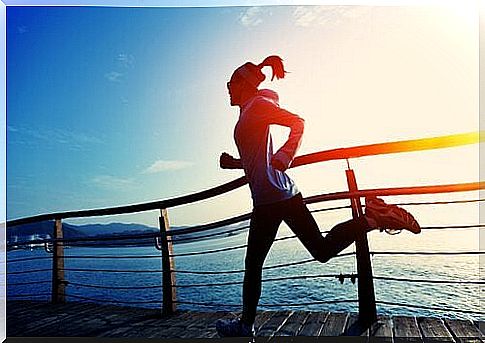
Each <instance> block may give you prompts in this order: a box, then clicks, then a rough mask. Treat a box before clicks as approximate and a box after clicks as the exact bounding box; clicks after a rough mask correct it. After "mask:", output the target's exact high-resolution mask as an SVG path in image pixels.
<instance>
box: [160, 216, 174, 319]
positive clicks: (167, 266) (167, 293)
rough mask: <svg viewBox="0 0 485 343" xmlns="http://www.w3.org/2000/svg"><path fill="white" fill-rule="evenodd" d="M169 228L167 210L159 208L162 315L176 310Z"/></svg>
mask: <svg viewBox="0 0 485 343" xmlns="http://www.w3.org/2000/svg"><path fill="white" fill-rule="evenodd" d="M168 230H170V224H169V222H168V211H167V209H165V208H163V209H161V210H160V247H161V251H162V270H163V272H162V291H163V295H162V315H171V314H173V313H174V312H175V310H176V304H175V301H176V300H177V294H176V292H175V288H174V287H173V286H174V285H175V273H173V272H172V270H175V261H174V258H173V257H170V255H172V254H173V247H172V242H169V241H168V239H167V231H168Z"/></svg>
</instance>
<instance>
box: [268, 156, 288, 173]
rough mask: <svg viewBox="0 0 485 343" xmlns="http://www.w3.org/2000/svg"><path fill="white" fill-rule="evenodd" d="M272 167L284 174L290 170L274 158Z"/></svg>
mask: <svg viewBox="0 0 485 343" xmlns="http://www.w3.org/2000/svg"><path fill="white" fill-rule="evenodd" d="M271 165H272V166H273V168H274V169H278V170H279V171H282V172H284V171H285V170H286V169H287V168H288V167H287V166H286V165H285V164H284V163H283V162H281V161H280V160H278V159H277V158H274V157H273V158H272V159H271Z"/></svg>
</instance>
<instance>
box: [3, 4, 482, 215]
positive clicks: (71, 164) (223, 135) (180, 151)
mask: <svg viewBox="0 0 485 343" xmlns="http://www.w3.org/2000/svg"><path fill="white" fill-rule="evenodd" d="M476 19H477V18H476V17H475V16H474V13H473V12H472V11H470V10H467V9H466V8H465V9H464V8H457V7H455V8H436V7H433V8H428V7H374V6H271V7H264V6H263V7H222V8H109V7H106V8H100V7H9V8H8V9H7V89H8V94H7V219H14V218H19V217H24V216H30V215H35V214H41V213H48V212H54V211H67V210H78V209H90V208H99V207H110V206H117V205H125V204H132V203H140V202H145V201H153V200H158V199H165V198H169V197H173V196H177V195H183V194H187V193H190V192H195V191H199V190H202V189H207V188H210V187H213V186H216V185H218V184H221V183H223V182H226V181H229V180H232V179H234V178H236V177H238V176H240V175H242V173H241V172H240V171H223V170H220V169H219V168H218V157H219V154H220V153H221V152H223V151H227V152H230V153H232V154H236V151H237V150H236V148H235V145H234V143H233V140H232V132H233V127H234V124H235V123H236V121H237V109H236V108H231V107H230V106H229V102H228V96H227V92H226V81H227V80H228V78H229V77H230V75H231V73H232V71H233V70H234V69H235V68H236V67H238V66H239V65H241V64H243V63H244V62H246V61H253V62H255V63H259V62H260V61H261V60H262V59H263V58H264V57H266V56H268V55H271V54H279V55H281V56H282V57H283V59H284V61H285V63H286V66H287V69H288V70H290V71H291V73H290V74H288V77H287V78H286V79H284V80H280V81H278V82H273V83H270V82H265V83H264V84H263V87H270V88H273V89H275V90H277V91H278V92H279V93H280V97H281V99H282V100H281V103H282V106H284V107H286V108H287V109H289V110H291V111H293V112H296V113H298V114H299V115H301V116H302V117H304V118H305V120H306V122H307V128H306V132H305V137H304V141H303V143H302V147H301V150H300V153H309V152H314V151H318V150H324V149H331V148H335V147H343V146H352V145H357V144H365V143H376V142H382V141H391V140H399V139H411V138H421V137H429V136H439V135H446V134H452V133H461V132H469V131H474V130H478V30H477V28H478V27H477V23H478V22H477V20H476ZM265 72H267V71H265ZM273 132H274V134H275V138H276V143H281V142H283V141H284V138H285V137H286V134H287V131H285V129H281V128H274V130H273ZM450 156H451V157H450ZM403 165H404V166H405V167H404V170H403ZM457 165H467V166H469V167H468V168H461V169H465V170H464V171H463V170H462V171H459V172H458V169H457ZM354 166H355V167H356V168H357V169H358V171H357V172H358V178H359V180H361V183H362V185H363V186H393V185H396V186H398V185H406V186H409V185H414V184H432V183H440V182H470V181H476V177H477V175H478V148H476V149H475V148H473V147H468V148H457V149H455V150H452V151H442V152H435V153H429V155H426V159H423V158H422V155H419V156H418V155H415V154H414V155H413V154H407V155H403V156H400V157H399V158H392V157H391V158H387V159H385V160H384V159H381V158H378V159H373V160H370V159H363V160H362V161H359V162H358V161H356V162H355V164H354ZM376 166H377V167H376ZM321 167H322V166H321V165H319V168H320V169H318V170H317V169H316V167H315V168H310V167H309V168H306V167H305V168H304V169H302V170H301V171H296V170H295V171H291V173H292V174H291V176H292V177H294V178H295V179H296V181H297V182H298V184H299V185H300V186H301V187H300V188H302V189H303V190H304V192H305V195H312V194H316V193H324V192H327V191H337V190H342V188H344V187H345V182H344V172H343V170H344V168H345V167H344V165H343V164H340V163H330V164H328V168H326V169H325V170H323V171H322V168H321ZM417 169H419V172H418V171H417ZM436 170H440V173H436ZM437 174H439V175H438V176H437ZM359 175H361V176H359ZM389 175H392V177H390V176H389ZM250 208H251V202H250V198H249V192H248V190H247V188H245V189H241V190H238V191H236V192H234V194H231V195H229V196H228V198H224V199H222V198H221V199H219V200H217V201H215V202H214V205H212V207H211V205H210V204H200V206H195V205H193V206H187V207H184V208H181V209H177V210H176V211H175V215H174V218H173V220H174V222H175V223H176V224H180V225H182V224H194V223H197V222H200V221H201V220H206V219H207V220H210V219H216V218H224V217H227V216H229V215H233V214H239V213H242V212H244V211H247V210H250ZM113 220H116V221H128V222H130V221H138V222H142V223H145V224H150V225H156V215H155V214H153V213H152V214H141V215H139V216H138V217H135V216H124V217H123V216H122V217H118V218H92V219H90V221H113Z"/></svg>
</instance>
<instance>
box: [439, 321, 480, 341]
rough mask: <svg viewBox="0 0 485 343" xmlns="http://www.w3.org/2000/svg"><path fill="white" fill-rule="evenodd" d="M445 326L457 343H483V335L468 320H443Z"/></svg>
mask: <svg viewBox="0 0 485 343" xmlns="http://www.w3.org/2000/svg"><path fill="white" fill-rule="evenodd" d="M445 324H446V326H447V327H448V329H449V331H450V332H451V334H452V335H453V337H454V338H455V339H456V341H457V342H483V337H484V335H483V334H482V333H481V332H480V330H479V329H478V328H477V327H476V326H475V325H473V323H472V322H471V321H470V320H450V319H445Z"/></svg>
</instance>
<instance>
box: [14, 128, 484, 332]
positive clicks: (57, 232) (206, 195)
mask: <svg viewBox="0 0 485 343" xmlns="http://www.w3.org/2000/svg"><path fill="white" fill-rule="evenodd" d="M483 139H484V135H483V134H480V133H479V132H473V133H466V134H458V135H449V136H442V137H433V138H425V139H417V140H407V141H399V142H390V143H380V144H371V145H363V146H357V147H351V148H341V149H334V150H327V151H321V152H317V153H312V154H308V155H303V156H299V157H297V158H296V159H295V160H294V161H293V164H292V166H291V167H297V166H302V165H307V164H311V163H318V162H324V161H330V160H337V159H347V160H348V159H351V158H358V157H362V156H373V155H378V154H392V153H400V152H410V151H421V150H430V149H440V148H448V147H455V146H461V145H467V144H477V143H479V142H482V141H483ZM346 177H347V183H348V191H344V192H337V193H330V194H323V195H317V196H312V197H308V198H306V199H305V202H306V203H307V204H311V203H316V202H321V201H329V200H339V199H349V200H350V205H351V208H352V215H353V217H354V218H355V217H357V216H360V215H362V205H361V203H360V198H361V197H365V196H369V195H379V196H389V195H405V194H435V193H449V192H464V191H472V190H479V189H485V182H472V183H462V184H451V185H433V186H420V187H401V188H386V189H367V190H359V189H358V187H357V181H356V177H355V174H354V172H353V170H351V169H350V167H349V168H348V170H346ZM246 183H247V181H246V178H245V177H240V178H238V179H235V180H233V181H231V182H228V183H225V184H223V185H220V186H217V187H214V188H211V189H208V190H204V191H201V192H197V193H193V194H189V195H185V196H181V197H176V198H171V199H166V200H160V201H153V202H148V203H142V204H134V205H126V206H118V207H110V208H102V209H90V210H81V211H69V212H57V213H49V214H41V215H36V216H32V217H27V218H20V219H14V220H10V221H7V230H8V229H9V228H10V227H12V226H17V225H21V224H27V223H35V222H40V221H45V220H54V223H55V227H54V230H53V235H52V237H53V239H51V240H37V241H32V242H34V243H35V242H45V243H46V244H52V245H53V248H52V249H51V251H52V252H53V263H52V271H53V273H52V301H53V302H65V297H66V294H65V287H66V281H65V279H64V251H63V247H64V244H65V242H67V241H68V240H66V239H63V230H62V220H63V219H67V218H81V217H93V216H106V215H116V214H127V213H136V212H142V211H150V210H160V220H159V225H160V234H158V235H148V236H147V237H153V238H155V239H156V242H157V247H158V249H159V250H160V251H161V258H162V270H163V273H162V287H163V301H162V312H163V313H164V314H166V315H169V314H171V313H173V312H174V311H175V309H176V306H175V305H176V291H175V273H174V272H175V268H174V258H173V249H172V241H173V240H171V239H168V238H169V237H170V236H173V232H172V231H170V225H169V218H168V209H169V208H172V207H176V206H180V205H184V204H189V203H194V202H197V201H201V200H207V199H210V198H212V197H215V196H218V195H221V194H224V193H227V192H230V191H232V190H235V189H237V188H239V187H242V186H243V185H245V184H246ZM246 219H249V214H243V215H240V216H237V217H234V218H229V219H225V220H221V221H218V222H215V223H210V224H205V225H200V226H197V227H192V228H186V229H179V230H177V235H182V234H187V233H194V232H201V231H204V230H208V229H211V228H216V227H222V226H226V225H230V224H233V223H237V222H240V221H242V220H246ZM78 241H82V239H80V240H78ZM356 258H357V271H358V295H359V317H360V318H361V319H362V320H363V321H364V322H373V321H375V320H376V302H375V294H374V285H373V275H372V264H371V261H370V254H369V246H368V242H367V236H366V234H362V236H361V237H359V238H358V239H357V240H356Z"/></svg>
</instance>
